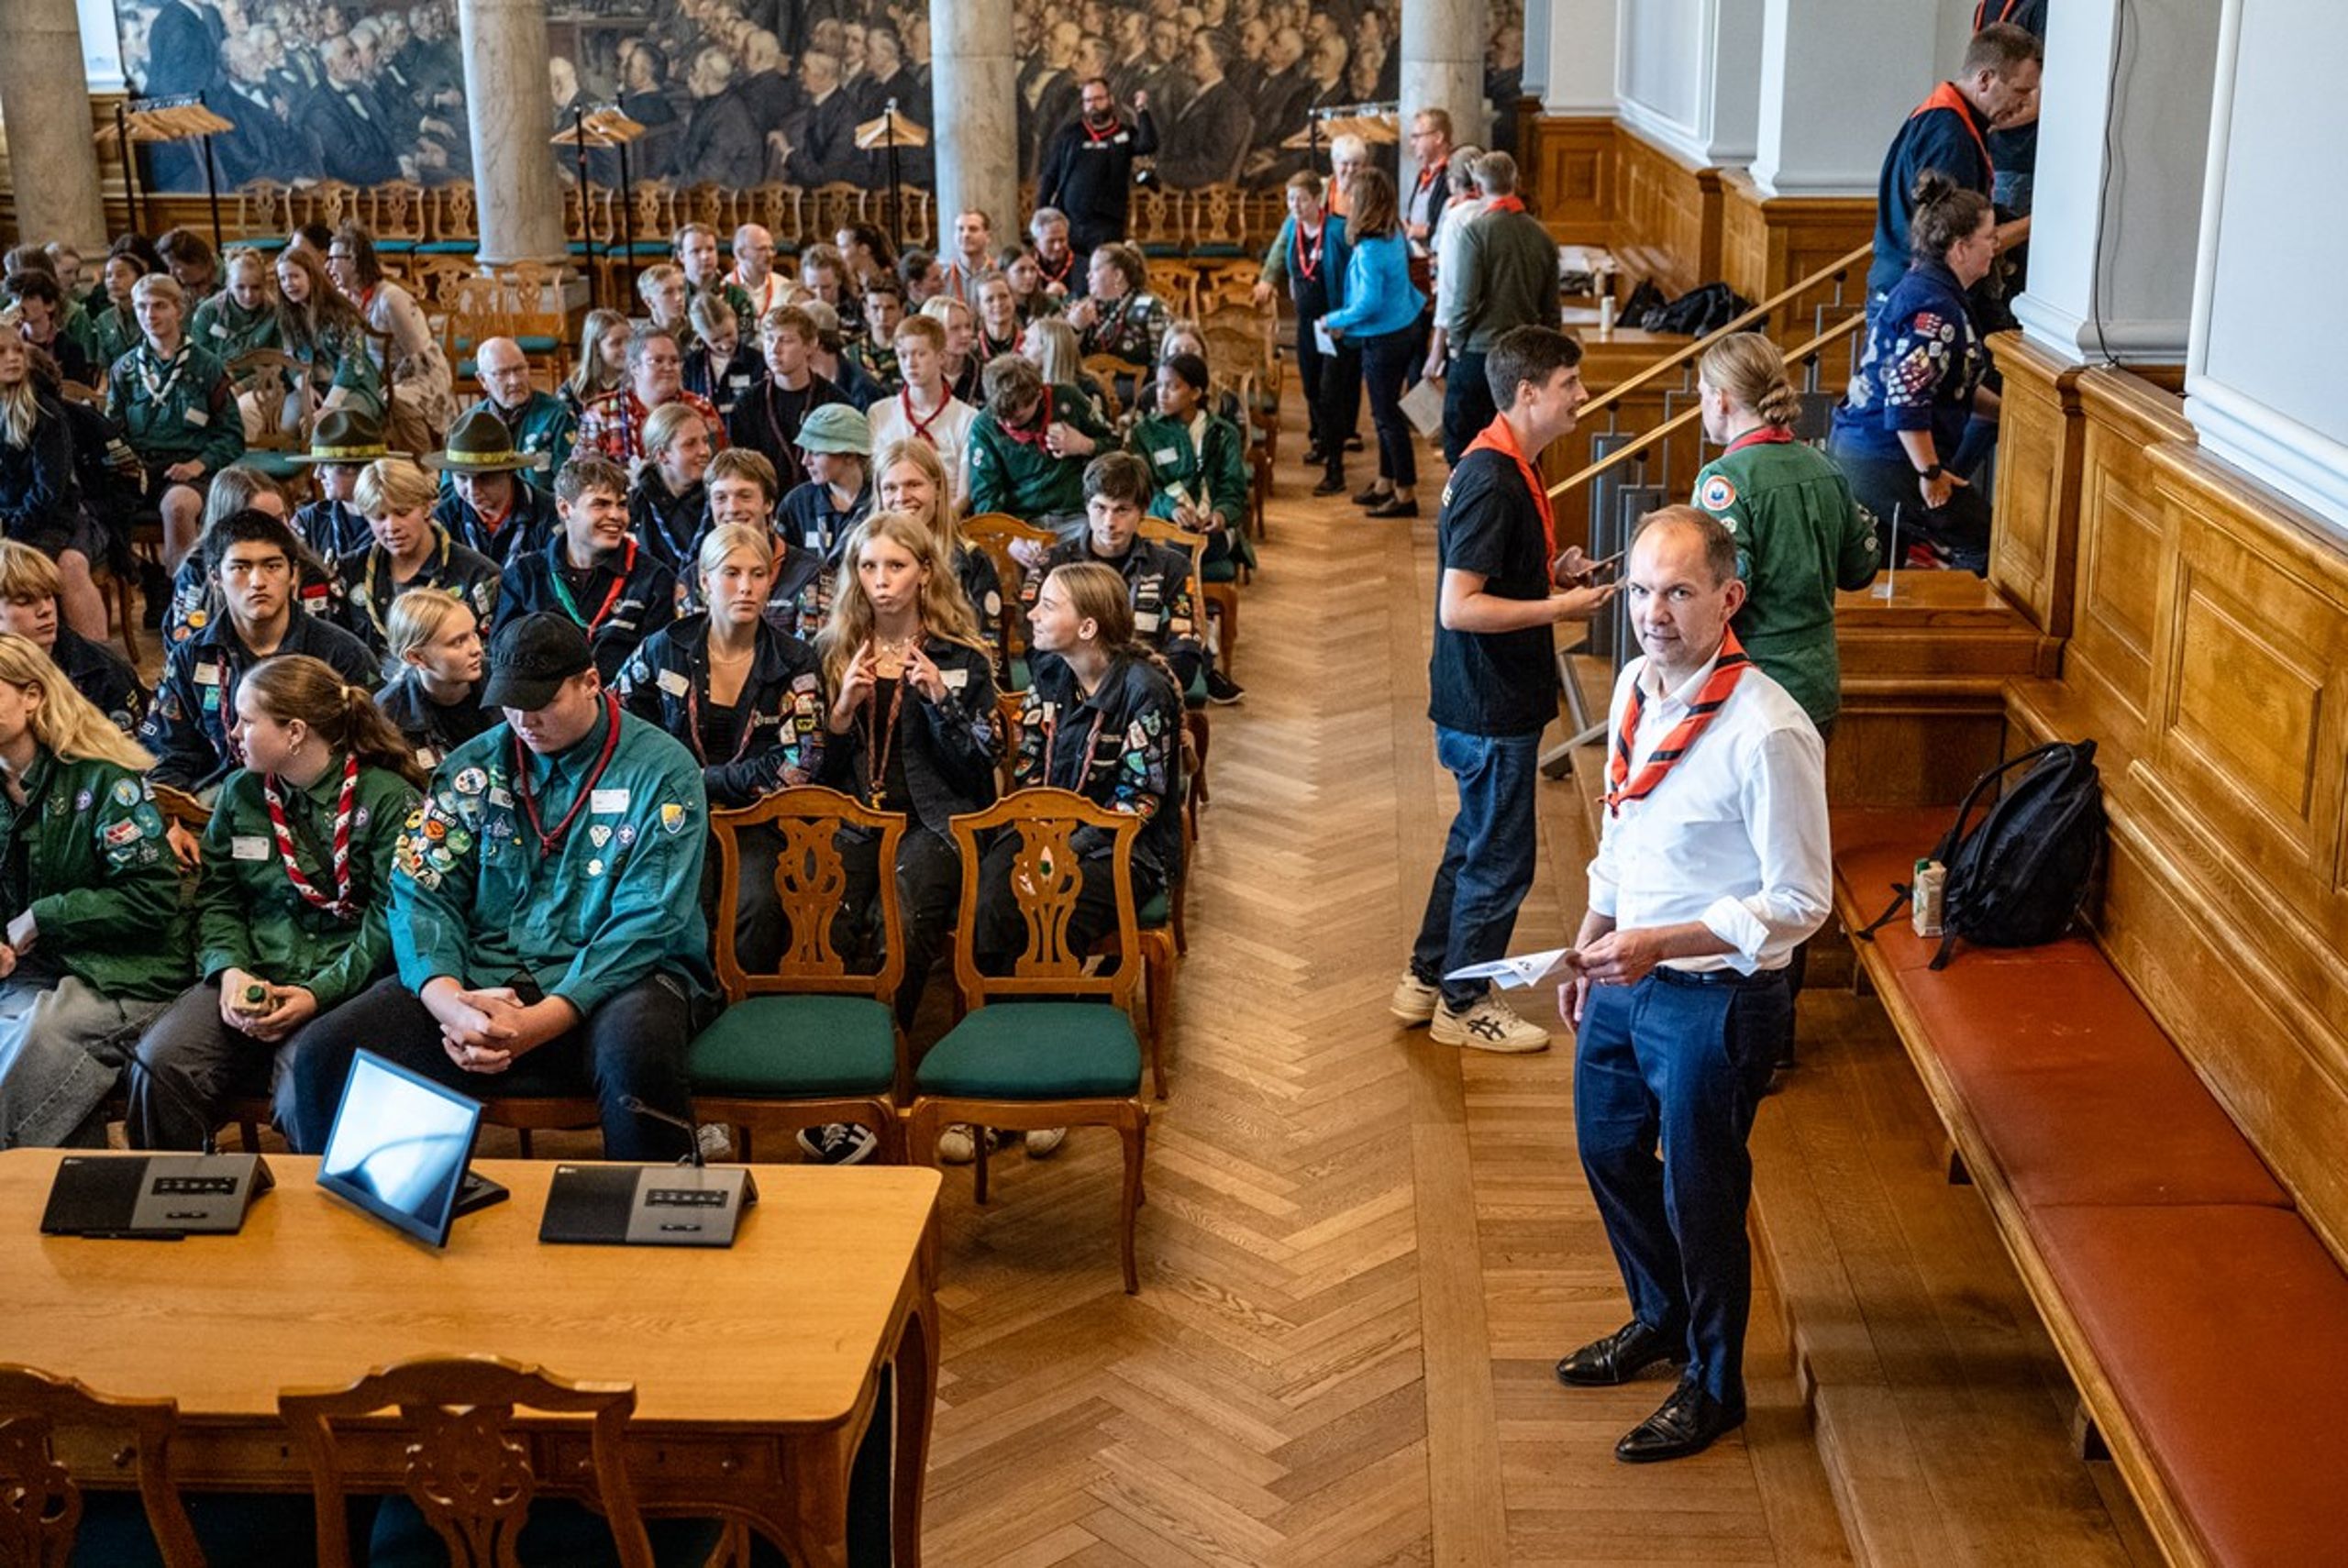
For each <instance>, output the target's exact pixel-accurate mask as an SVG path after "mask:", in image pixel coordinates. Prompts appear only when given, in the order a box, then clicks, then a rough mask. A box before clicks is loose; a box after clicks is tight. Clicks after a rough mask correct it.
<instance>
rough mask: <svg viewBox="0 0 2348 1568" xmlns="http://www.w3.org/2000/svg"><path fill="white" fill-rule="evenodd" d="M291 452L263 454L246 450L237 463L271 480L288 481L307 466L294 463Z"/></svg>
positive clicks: (249, 449)
mask: <svg viewBox="0 0 2348 1568" xmlns="http://www.w3.org/2000/svg"><path fill="white" fill-rule="evenodd" d="M294 456H295V454H294V453H292V452H263V451H257V450H254V449H251V448H247V450H246V452H245V455H244V456H243V457H241V458H238V459H237V461H238V462H239V463H242V464H244V465H245V466H246V467H247V468H252V469H260V471H261V472H263V473H265V474H267V475H268V476H269V477H270V478H271V479H273V480H290V479H292V478H293V477H294V475H296V474H297V473H300V472H301V471H302V470H303V469H305V467H306V466H307V465H305V464H303V463H298V462H295V461H294Z"/></svg>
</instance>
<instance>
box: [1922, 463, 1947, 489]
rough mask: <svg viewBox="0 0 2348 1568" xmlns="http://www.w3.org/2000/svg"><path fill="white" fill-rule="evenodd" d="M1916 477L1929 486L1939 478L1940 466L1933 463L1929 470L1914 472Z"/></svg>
mask: <svg viewBox="0 0 2348 1568" xmlns="http://www.w3.org/2000/svg"><path fill="white" fill-rule="evenodd" d="M1916 477H1917V478H1918V479H1920V480H1923V481H1924V482H1925V483H1926V484H1930V483H1931V482H1932V481H1933V480H1936V479H1938V478H1940V477H1941V466H1940V465H1939V464H1938V463H1934V464H1933V466H1932V467H1931V468H1929V469H1917V470H1916Z"/></svg>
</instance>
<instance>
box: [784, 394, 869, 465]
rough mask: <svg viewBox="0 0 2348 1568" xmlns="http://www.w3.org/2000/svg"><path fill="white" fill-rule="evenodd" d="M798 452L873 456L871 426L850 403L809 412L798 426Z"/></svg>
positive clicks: (827, 406)
mask: <svg viewBox="0 0 2348 1568" xmlns="http://www.w3.org/2000/svg"><path fill="white" fill-rule="evenodd" d="M799 449H800V450H801V451H803V452H846V453H847V454H849V455H850V456H852V457H858V458H869V457H870V456H871V455H872V425H871V423H870V421H869V420H867V419H866V418H865V417H864V415H862V414H858V412H857V411H856V405H855V404H854V403H825V404H824V405H823V406H822V407H820V408H811V409H809V410H808V411H807V416H806V417H805V418H804V419H802V420H801V421H800V422H799Z"/></svg>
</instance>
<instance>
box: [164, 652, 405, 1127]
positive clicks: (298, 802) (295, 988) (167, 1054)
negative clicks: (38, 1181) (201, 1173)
mask: <svg viewBox="0 0 2348 1568" xmlns="http://www.w3.org/2000/svg"><path fill="white" fill-rule="evenodd" d="M236 702H237V718H236V727H237V734H238V744H239V746H240V748H241V750H242V753H243V756H244V759H245V766H244V767H243V768H242V769H240V770H239V771H238V772H236V773H234V774H231V775H230V776H229V777H228V778H227V781H226V782H225V783H223V784H222V785H221V787H220V794H219V798H218V800H217V801H216V802H215V804H214V806H213V809H212V823H211V826H210V827H208V828H206V829H205V835H204V855H203V863H202V868H201V870H200V871H199V872H198V874H197V883H196V906H195V907H196V941H195V948H196V974H197V977H198V984H197V985H196V986H195V988H194V989H193V990H190V991H188V992H186V993H185V994H184V995H183V996H181V997H180V999H178V1000H177V1001H175V1002H173V1003H172V1005H171V1007H170V1008H169V1009H168V1010H166V1011H164V1013H163V1014H162V1016H161V1018H158V1019H157V1020H156V1021H154V1023H153V1025H152V1026H151V1027H150V1029H149V1030H148V1031H147V1034H146V1037H145V1038H144V1039H142V1040H141V1041H140V1042H139V1043H138V1062H139V1068H140V1070H138V1071H137V1072H134V1073H132V1074H131V1075H130V1084H129V1088H130V1118H129V1133H130V1142H131V1145H132V1146H133V1147H134V1148H140V1149H195V1148H201V1147H202V1146H203V1143H204V1137H205V1133H206V1132H209V1131H210V1130H211V1121H212V1120H213V1118H214V1116H215V1115H216V1112H217V1110H218V1109H219V1107H220V1105H221V1102H222V1101H224V1100H225V1099H227V1098H228V1097H229V1096H231V1095H234V1094H238V1093H240V1092H253V1091H258V1090H260V1089H262V1088H271V1087H272V1085H273V1081H275V1080H281V1079H282V1078H283V1077H284V1075H283V1074H281V1073H278V1072H276V1071H275V1070H274V1068H275V1064H276V1063H277V1061H278V1060H280V1059H281V1058H280V1057H279V1055H278V1049H277V1048H278V1047H279V1046H281V1045H285V1044H288V1043H296V1042H298V1041H299V1040H300V1038H301V1036H302V1034H303V1032H304V1031H305V1029H306V1028H307V1027H308V1025H309V1024H310V1023H311V1022H312V1021H314V1020H316V1019H317V1018H319V1017H321V1016H322V1015H324V1014H326V1013H327V1012H330V1011H332V1010H333V1009H334V1008H335V1007H336V1006H337V1005H338V1004H339V1003H341V1002H343V1001H345V1000H347V999H349V998H351V997H354V996H356V995H358V994H359V993H360V991H362V990H364V989H366V988H367V987H368V986H369V985H371V984H372V983H373V982H374V980H375V978H376V977H378V976H379V975H381V974H382V973H384V972H386V971H387V970H388V969H389V967H390V964H391V954H392V939H391V930H390V925H389V921H388V918H387V916H388V911H389V909H390V904H389V901H388V900H387V898H386V890H387V887H388V884H389V881H390V878H391V867H392V849H393V845H394V844H395V843H396V842H397V840H398V838H399V834H400V832H401V830H402V828H403V826H404V824H405V823H406V821H407V819H408V815H409V813H410V812H413V811H415V808H416V805H417V803H418V801H419V800H420V799H421V795H420V792H419V789H420V786H421V785H422V783H423V781H424V780H423V777H422V775H421V772H420V770H419V769H418V768H417V767H416V765H415V756H414V754H413V753H412V752H411V751H410V750H409V748H408V745H407V742H406V740H405V739H404V737H403V736H402V735H401V734H400V732H399V731H398V730H397V729H396V728H394V727H393V724H392V723H391V721H390V720H388V719H386V718H385V717H384V716H383V714H382V711H381V710H380V709H378V708H377V707H376V706H375V702H374V699H373V697H372V696H371V694H370V693H369V692H368V690H367V689H366V688H365V687H363V686H356V685H352V684H350V683H349V682H347V681H345V680H344V679H343V678H342V677H341V676H340V675H339V674H338V673H336V671H335V669H334V668H333V667H332V666H331V665H328V664H327V663H326V662H325V661H323V660H321V659H316V658H312V657H308V656H306V655H303V654H287V655H282V656H280V657H275V658H269V659H264V660H262V661H261V662H260V663H259V664H257V665H255V666H254V667H253V668H251V669H250V670H249V671H247V672H246V674H245V677H244V679H241V680H239V681H238V683H237V695H236ZM279 1120H280V1124H281V1125H282V1124H283V1121H284V1117H283V1113H282V1111H281V1113H280V1118H279Z"/></svg>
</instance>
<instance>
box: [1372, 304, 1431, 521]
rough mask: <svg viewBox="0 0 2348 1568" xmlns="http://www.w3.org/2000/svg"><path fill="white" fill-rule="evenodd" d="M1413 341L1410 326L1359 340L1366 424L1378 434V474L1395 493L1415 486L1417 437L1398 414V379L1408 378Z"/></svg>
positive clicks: (1415, 337)
mask: <svg viewBox="0 0 2348 1568" xmlns="http://www.w3.org/2000/svg"><path fill="white" fill-rule="evenodd" d="M1417 341H1418V329H1417V328H1416V327H1412V326H1406V327H1404V328H1402V330H1401V331H1400V332H1381V333H1379V334H1378V335H1377V336H1375V337H1365V338H1363V339H1361V382H1362V386H1363V388H1364V389H1365V390H1366V391H1368V393H1369V422H1370V424H1371V425H1374V426H1375V427H1376V428H1377V430H1378V472H1379V477H1380V478H1381V479H1389V480H1393V481H1394V484H1395V487H1396V488H1397V489H1399V490H1409V489H1411V488H1412V487H1413V486H1415V485H1416V484H1417V483H1418V482H1419V454H1418V440H1419V433H1418V432H1417V431H1416V430H1414V429H1412V426H1411V418H1410V415H1408V414H1404V413H1403V412H1402V378H1403V377H1404V376H1406V375H1408V374H1410V370H1411V350H1412V346H1413V345H1415V344H1416V343H1417Z"/></svg>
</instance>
